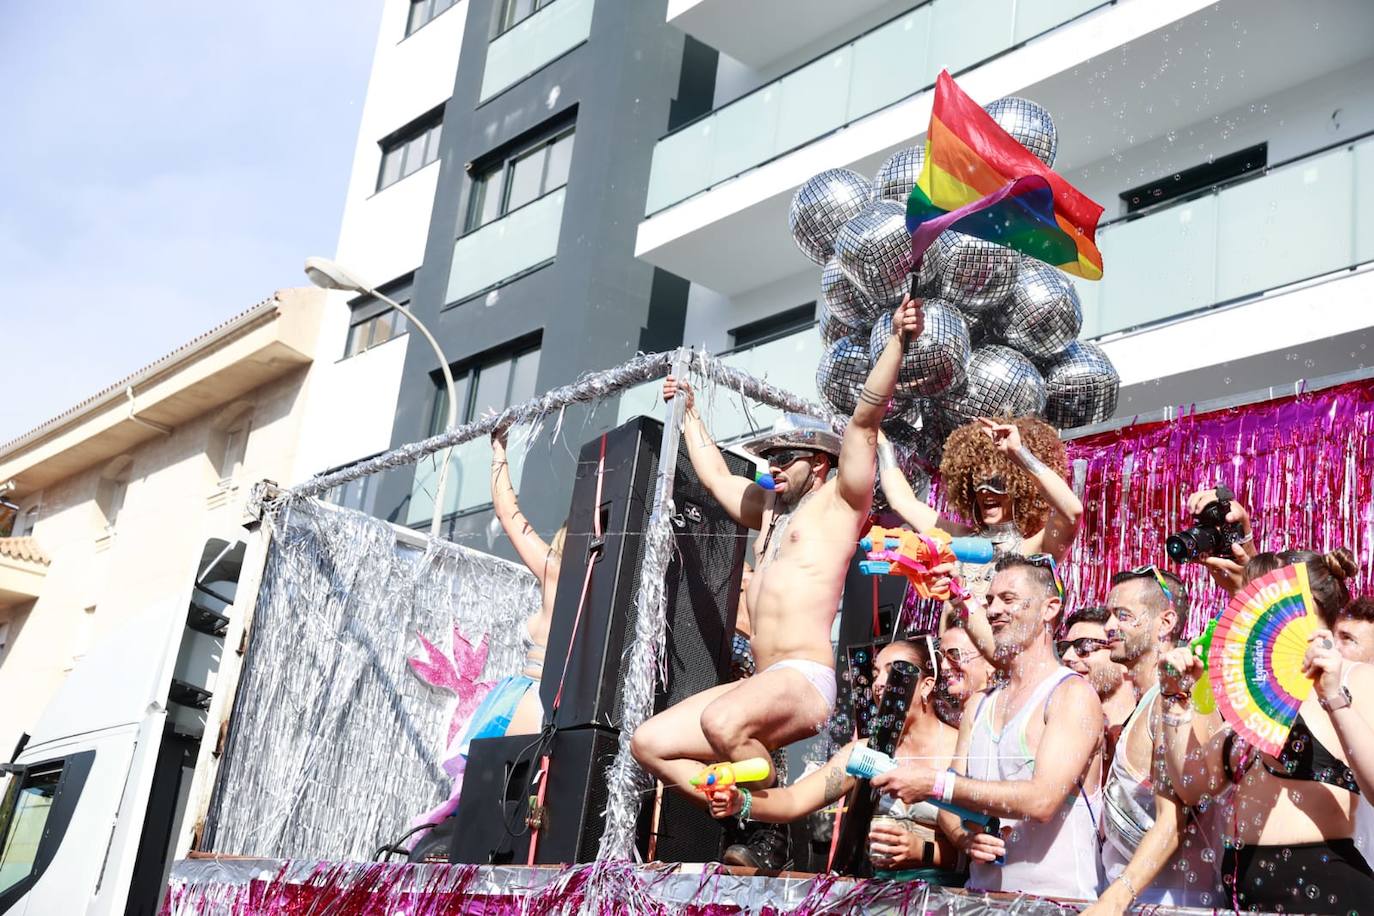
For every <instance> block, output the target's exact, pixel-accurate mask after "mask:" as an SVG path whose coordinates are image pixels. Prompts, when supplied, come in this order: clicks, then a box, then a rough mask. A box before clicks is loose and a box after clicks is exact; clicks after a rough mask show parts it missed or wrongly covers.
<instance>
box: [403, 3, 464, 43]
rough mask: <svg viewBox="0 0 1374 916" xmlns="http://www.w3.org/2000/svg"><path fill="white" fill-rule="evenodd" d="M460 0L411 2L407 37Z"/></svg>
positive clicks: (407, 21)
mask: <svg viewBox="0 0 1374 916" xmlns="http://www.w3.org/2000/svg"><path fill="white" fill-rule="evenodd" d="M457 2H458V0H410V18H408V19H407V20H406V35H412V34H414V33H415V30H416V29H418V28H420V26H422V25H424V24H425V23H427V22H429V21H430V20H431V19H433V18H434V17H435V16H438V15H439V14H440V13H442V12H443V11H444V10H446V9H448V8H449V7H450V6H453V4H455V3H457Z"/></svg>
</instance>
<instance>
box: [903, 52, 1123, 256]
mask: <svg viewBox="0 0 1374 916" xmlns="http://www.w3.org/2000/svg"><path fill="white" fill-rule="evenodd" d="M1101 216H1102V207H1101V206H1099V205H1098V204H1097V203H1095V202H1093V201H1092V200H1091V199H1089V198H1088V197H1087V196H1086V195H1085V194H1083V193H1082V192H1081V191H1079V190H1078V189H1077V188H1075V187H1073V185H1071V184H1069V183H1068V182H1067V181H1065V180H1064V179H1063V178H1061V177H1059V175H1057V174H1056V173H1055V172H1054V170H1052V169H1051V168H1049V167H1048V166H1047V165H1045V164H1044V163H1043V162H1041V161H1040V160H1039V159H1037V158H1035V156H1034V154H1032V153H1031V152H1030V151H1029V150H1028V149H1026V148H1025V147H1024V146H1022V145H1021V144H1020V143H1018V142H1017V141H1016V140H1015V139H1014V138H1013V137H1012V136H1011V135H1010V134H1008V133H1007V132H1006V131H1005V130H1003V129H1002V128H1001V126H1000V125H998V123H997V122H996V121H994V120H993V119H992V116H991V115H989V114H988V113H987V112H986V111H984V110H983V109H982V108H981V107H980V106H979V105H978V103H977V102H975V101H973V99H971V98H969V97H968V96H967V95H966V94H965V93H964V91H963V90H962V89H960V88H959V86H958V85H957V84H956V83H955V82H954V79H953V78H952V77H951V76H950V75H949V71H941V73H940V78H939V80H938V81H937V82H936V83H935V106H934V108H933V110H932V111H931V113H930V130H929V131H928V132H927V133H926V158H925V164H924V165H923V166H922V167H921V175H920V178H918V179H917V181H916V187H915V188H914V189H913V190H912V192H911V197H910V198H909V199H908V200H907V205H906V226H907V230H908V231H910V232H911V248H912V252H913V253H914V254H915V256H916V262H917V264H919V263H920V260H921V257H922V256H923V255H924V254H925V252H926V249H927V248H929V247H930V246H931V244H932V243H934V241H935V238H936V236H938V235H939V234H940V233H941V232H944V231H945V230H946V229H954V230H955V231H957V232H962V233H965V234H966V235H972V236H976V237H978V238H980V239H986V240H987V241H989V242H997V243H998V244H1001V245H1006V246H1007V247H1008V248H1014V249H1015V250H1017V251H1020V252H1022V253H1023V254H1028V255H1030V256H1031V257H1033V258H1038V259H1040V260H1041V261H1044V262H1045V263H1047V264H1053V265H1054V266H1055V267H1058V268H1059V269H1060V270H1062V271H1064V272H1065V273H1070V274H1073V275H1075V276H1078V277H1083V278H1084V279H1087V280H1100V279H1102V254H1101V252H1099V251H1098V250H1097V244H1096V242H1094V240H1093V236H1094V234H1095V233H1096V232H1097V221H1098V219H1099V218H1100V217H1101Z"/></svg>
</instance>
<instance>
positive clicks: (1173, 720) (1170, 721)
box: [1160, 709, 1193, 728]
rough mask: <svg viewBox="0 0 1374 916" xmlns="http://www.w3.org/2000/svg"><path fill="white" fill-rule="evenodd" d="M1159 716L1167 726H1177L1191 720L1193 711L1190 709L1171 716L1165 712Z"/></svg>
mask: <svg viewBox="0 0 1374 916" xmlns="http://www.w3.org/2000/svg"><path fill="white" fill-rule="evenodd" d="M1160 718H1161V719H1163V720H1164V724H1165V725H1166V726H1168V727H1169V728H1178V727H1179V726H1180V725H1187V724H1188V723H1189V722H1191V721H1193V711H1192V710H1191V709H1190V710H1188V712H1187V713H1185V714H1182V715H1177V716H1171V715H1169V714H1168V713H1167V712H1166V713H1165V714H1164V715H1163V716H1161V717H1160Z"/></svg>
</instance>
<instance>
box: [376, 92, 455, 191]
mask: <svg viewBox="0 0 1374 916" xmlns="http://www.w3.org/2000/svg"><path fill="white" fill-rule="evenodd" d="M443 129H444V106H443V105H439V106H437V107H435V108H431V109H430V110H429V111H427V112H425V113H424V114H422V115H420V116H419V117H418V118H415V119H414V120H413V121H410V122H409V123H407V124H406V125H404V126H402V127H400V128H398V129H396V130H394V131H392V132H391V133H389V134H387V135H386V136H385V137H383V138H382V139H380V140H378V141H377V146H378V147H379V148H380V149H381V151H382V158H381V159H380V160H379V161H378V163H377V184H376V187H375V188H374V189H373V193H374V194H377V193H381V192H382V191H385V190H386V189H387V188H389V187H392V186H393V185H397V184H400V183H401V182H402V181H405V180H406V179H407V178H409V177H410V176H411V175H414V174H415V173H416V172H418V171H420V170H421V169H423V168H425V167H426V166H430V165H433V164H434V163H436V162H438V161H439V149H438V147H439V139H441V138H442V136H443ZM436 138H439V139H436ZM417 141H418V142H419V143H420V145H421V149H420V159H421V161H420V164H419V165H417V166H415V167H414V168H413V169H411V170H410V171H408V172H407V171H406V167H407V166H406V162H407V160H408V159H409V158H410V153H411V150H412V144H415V143H416V142H417ZM431 148H433V149H432V152H433V156H431V155H430V153H431ZM393 154H397V155H399V156H400V165H399V166H398V167H397V170H396V177H395V178H392V179H391V180H389V181H388V180H387V166H388V164H389V162H390V159H389V157H390V156H392V155H393Z"/></svg>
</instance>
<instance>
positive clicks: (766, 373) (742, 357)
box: [616, 324, 822, 442]
mask: <svg viewBox="0 0 1374 916" xmlns="http://www.w3.org/2000/svg"><path fill="white" fill-rule="evenodd" d="M821 349H822V347H821V336H820V334H819V333H817V332H816V326H815V325H814V324H813V325H811V326H810V327H807V328H805V329H803V330H800V331H797V332H795V333H793V334H788V335H787V336H785V337H778V338H775V339H774V340H769V341H765V342H764V343H761V344H756V345H754V346H752V347H744V348H741V349H739V350H731V351H728V352H726V353H723V354H721V357H720V358H721V360H722V361H723V362H724V363H726V364H727V365H730V366H734V367H736V368H738V369H742V370H744V371H745V372H748V373H749V374H750V375H753V376H756V377H758V378H761V379H765V380H767V381H769V382H772V383H773V384H774V385H777V386H778V387H780V388H785V389H787V390H788V391H790V392H792V393H793V394H797V395H800V396H801V397H804V398H807V399H809V400H812V401H818V400H819V399H820V396H819V395H818V394H817V393H816V366H818V365H819V364H820V361H821ZM662 390H663V383H662V382H658V381H656V382H649V383H646V384H643V385H638V386H636V387H634V388H631V389H630V390H629V391H627V392H625V394H623V395H621V397H620V413H619V416H618V418H617V420H616V422H617V423H624V422H625V421H626V420H628V419H630V417H634V416H638V415H639V414H647V415H648V416H651V417H662V416H663V408H662V401H661V399H660V393H661V392H662ZM697 407H698V409H700V411H701V415H702V417H703V418H704V419H705V420H706V425H707V427H708V428H709V429H710V430H711V434H712V435H713V436H715V438H716V440H717V441H719V442H726V441H728V440H730V439H734V438H737V437H739V436H742V435H744V434H745V433H748V432H750V431H751V430H754V429H758V428H761V427H767V426H771V425H772V423H773V421H774V420H776V419H777V418H778V416H779V415H780V411H778V410H775V409H773V408H772V407H766V406H764V405H762V404H755V403H753V402H751V401H747V400H746V399H744V398H741V397H740V395H739V394H738V393H736V392H734V391H731V390H730V389H728V388H722V387H715V388H714V389H707V390H705V391H700V392H698V393H697Z"/></svg>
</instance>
